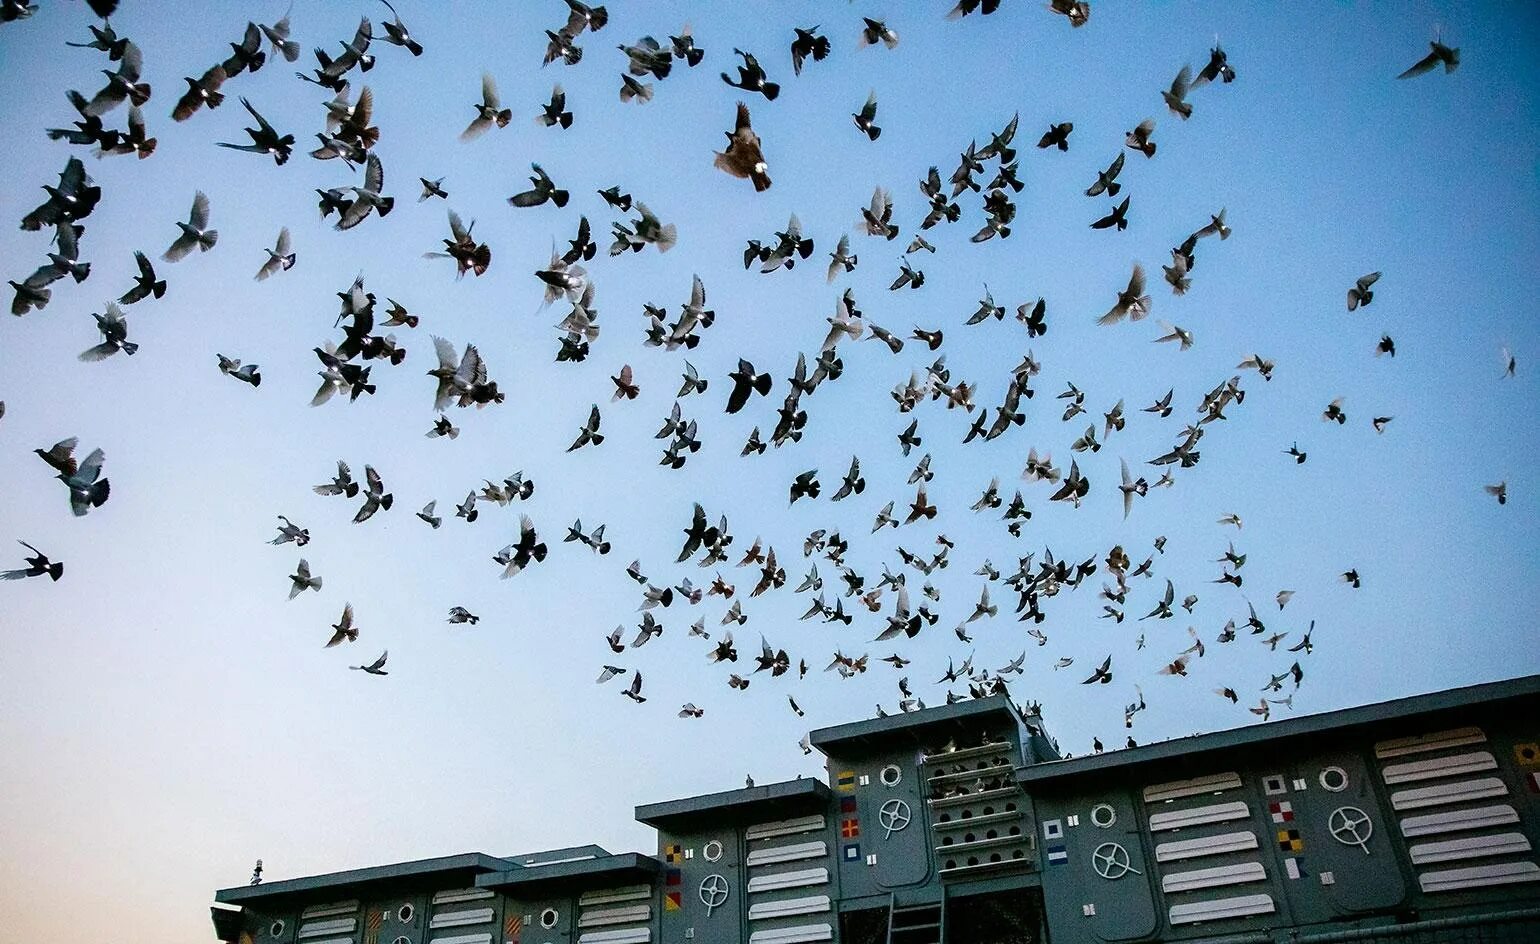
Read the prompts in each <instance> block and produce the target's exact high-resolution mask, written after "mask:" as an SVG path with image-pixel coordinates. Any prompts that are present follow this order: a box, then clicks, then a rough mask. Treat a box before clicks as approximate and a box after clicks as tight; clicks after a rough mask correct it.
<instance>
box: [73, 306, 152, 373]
mask: <svg viewBox="0 0 1540 944" xmlns="http://www.w3.org/2000/svg"><path fill="white" fill-rule="evenodd" d="M91 317H92V318H95V319H96V327H97V330H99V331H100V332H101V334H102V343H100V344H98V345H95V346H94V347H88V348H86V349H85V350H84V351H81V352H80V360H83V361H100V360H105V359H106V358H108V357H111V356H112V355H114V354H116V353H118V352H119V351H122V352H123V353H124V354H129V355H132V354H133V353H134V352H135V351H138V350H139V345H137V344H135V343H134V342H133V341H130V340H128V319H127V318H125V317H124V316H123V309H121V308H119V307H118V306H117V304H116V303H114V302H108V303H107V312H106V314H100V315H98V314H93V315H91Z"/></svg>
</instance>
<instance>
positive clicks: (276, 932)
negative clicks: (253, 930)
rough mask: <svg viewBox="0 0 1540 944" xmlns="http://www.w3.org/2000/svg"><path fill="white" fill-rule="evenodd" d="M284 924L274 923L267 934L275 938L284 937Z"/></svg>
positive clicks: (280, 922)
mask: <svg viewBox="0 0 1540 944" xmlns="http://www.w3.org/2000/svg"><path fill="white" fill-rule="evenodd" d="M283 930H284V924H283V922H282V921H274V922H273V923H272V925H271V926H270V927H268V929H267V933H268V934H270V935H272V936H273V937H283Z"/></svg>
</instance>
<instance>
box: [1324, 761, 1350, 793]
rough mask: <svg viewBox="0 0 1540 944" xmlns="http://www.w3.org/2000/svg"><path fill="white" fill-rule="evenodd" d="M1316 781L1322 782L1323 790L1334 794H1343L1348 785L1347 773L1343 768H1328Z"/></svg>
mask: <svg viewBox="0 0 1540 944" xmlns="http://www.w3.org/2000/svg"><path fill="white" fill-rule="evenodd" d="M1316 780H1318V781H1320V784H1321V789H1323V790H1330V791H1331V792H1332V793H1341V792H1342V791H1343V790H1346V789H1347V785H1348V775H1347V771H1345V770H1343V769H1342V768H1341V767H1327V768H1326V769H1325V770H1322V771H1321V775H1320V776H1319V777H1317V778H1316Z"/></svg>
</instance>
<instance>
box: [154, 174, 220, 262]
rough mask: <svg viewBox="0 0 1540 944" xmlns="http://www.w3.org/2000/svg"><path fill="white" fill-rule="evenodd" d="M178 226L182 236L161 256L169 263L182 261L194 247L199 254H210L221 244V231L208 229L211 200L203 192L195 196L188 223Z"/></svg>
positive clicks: (178, 224)
mask: <svg viewBox="0 0 1540 944" xmlns="http://www.w3.org/2000/svg"><path fill="white" fill-rule="evenodd" d="M176 225H177V226H178V227H179V228H180V229H181V230H182V235H180V236H178V237H177V238H176V240H175V241H174V242H172V244H171V246H170V248H168V249H167V250H166V251H165V253H163V254H162V255H161V258H162V259H164V260H165V261H167V262H179V261H181V260H182V259H183V258H185V257H186V256H187V254H188V253H190V252H192V251H193V248H194V247H196V248H197V249H198V251H199V252H208V251H209V250H210V249H213V248H214V244H215V243H217V242H219V230H217V229H209V228H208V227H209V198H208V197H207V196H205V195H204V193H203V191H202V190H199V191H198V192H197V193H195V194H194V195H193V202H192V210H191V211H190V212H189V213H188V216H187V222H186V223H177V224H176Z"/></svg>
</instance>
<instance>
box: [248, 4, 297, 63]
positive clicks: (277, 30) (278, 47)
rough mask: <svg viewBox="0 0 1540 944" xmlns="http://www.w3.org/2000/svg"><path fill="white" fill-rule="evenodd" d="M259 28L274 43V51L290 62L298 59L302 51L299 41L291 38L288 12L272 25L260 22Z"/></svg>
mask: <svg viewBox="0 0 1540 944" xmlns="http://www.w3.org/2000/svg"><path fill="white" fill-rule="evenodd" d="M257 28H258V29H260V30H261V31H262V35H263V36H265V37H267V41H268V42H270V43H272V44H273V51H274V52H276V53H278V54H279V55H281V56H283V58H284V59H286V60H288V61H289V62H295V61H298V59H299V53H300V48H299V43H297V42H295V41H293V40H291V39H290V38H289V17H288V14H285V15H284V17H283V19H281V20H279V21H278V22H277V23H274V24H273V25H272V26H267V25H264V24H261V23H259V24H257Z"/></svg>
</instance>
